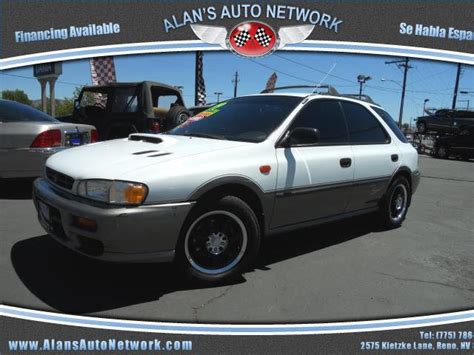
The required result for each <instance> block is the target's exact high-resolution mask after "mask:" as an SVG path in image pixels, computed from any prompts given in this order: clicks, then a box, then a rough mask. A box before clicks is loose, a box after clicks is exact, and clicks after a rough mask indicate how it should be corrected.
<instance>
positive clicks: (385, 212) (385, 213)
mask: <svg viewBox="0 0 474 355" xmlns="http://www.w3.org/2000/svg"><path fill="white" fill-rule="evenodd" d="M410 203H411V187H410V183H409V182H408V180H407V179H406V178H405V177H403V176H398V177H396V178H395V179H394V180H393V181H392V183H391V184H390V186H389V188H388V190H387V193H386V194H385V197H384V199H383V200H382V204H381V206H380V209H379V215H380V219H381V222H382V225H383V227H384V228H386V229H393V228H398V227H400V226H401V225H402V223H403V221H404V220H405V218H406V215H407V212H408V208H409V207H410Z"/></svg>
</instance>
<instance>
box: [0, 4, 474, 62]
mask: <svg viewBox="0 0 474 355" xmlns="http://www.w3.org/2000/svg"><path fill="white" fill-rule="evenodd" d="M0 6H1V7H2V19H1V48H0V50H1V53H0V54H1V60H0V69H8V68H13V67H18V66H23V65H30V64H37V63H41V62H52V61H61V60H68V59H77V58H90V57H101V56H109V55H121V54H133V53H135V54H139V53H158V52H176V51H196V50H224V49H230V50H234V51H237V52H239V45H238V44H236V43H235V38H239V39H240V38H244V37H245V36H244V37H242V36H240V37H235V34H234V33H232V32H233V31H234V32H235V30H236V29H237V27H238V25H240V24H242V23H252V22H254V23H261V24H263V25H264V28H262V29H261V30H260V31H266V32H265V33H263V32H262V33H261V36H260V39H261V42H260V44H261V45H262V47H265V48H259V50H260V52H262V53H258V52H255V50H254V53H253V54H257V55H260V54H268V53H269V52H271V50H276V49H279V50H299V51H326V52H348V53H353V52H357V53H367V54H385V55H405V56H410V57H414V58H426V59H435V60H446V61H451V62H457V63H464V64H473V63H474V59H473V54H474V32H473V31H474V27H473V21H472V3H471V2H470V1H457V2H442V1H404V0H402V1H369V0H365V1H337V2H335V1H319V2H310V1H291V2H278V1H270V2H265V3H249V2H240V1H226V2H221V1H212V2H210V1H196V2H195V1H193V2H191V1H185V2H179V3H178V2H176V3H175V2H171V1H145V0H135V1H110V0H109V1H108V0H104V1H90V0H83V1H53V0H45V1H26V0H17V1H8V0H6V1H2V2H1V3H0ZM32 14H34V16H31V15H32ZM203 26H204V27H203ZM260 27H261V26H259V28H260ZM267 41H268V43H266V42H267ZM268 47H271V48H268ZM244 50H247V54H249V51H251V50H252V48H244ZM250 54H252V53H250Z"/></svg>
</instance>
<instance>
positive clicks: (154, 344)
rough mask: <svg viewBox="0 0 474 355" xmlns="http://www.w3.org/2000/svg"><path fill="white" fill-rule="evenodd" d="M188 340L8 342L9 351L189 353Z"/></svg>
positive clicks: (50, 340)
mask: <svg viewBox="0 0 474 355" xmlns="http://www.w3.org/2000/svg"><path fill="white" fill-rule="evenodd" d="M192 345H193V344H192V341H190V340H166V341H162V340H158V339H153V340H123V339H112V338H111V339H106V340H98V339H95V340H90V339H76V340H57V339H43V340H9V341H8V349H9V351H190V350H192Z"/></svg>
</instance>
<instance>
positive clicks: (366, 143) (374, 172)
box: [342, 101, 400, 212]
mask: <svg viewBox="0 0 474 355" xmlns="http://www.w3.org/2000/svg"><path fill="white" fill-rule="evenodd" d="M342 107H343V111H344V115H345V118H346V121H347V127H348V130H349V139H350V143H351V145H352V153H353V160H354V184H353V187H352V192H351V199H350V202H349V204H348V207H347V211H348V212H350V211H358V210H364V209H370V208H374V207H376V206H377V204H378V202H379V201H380V199H381V197H382V196H383V194H384V193H385V191H386V189H387V187H388V184H389V182H390V179H391V177H392V175H393V173H394V172H395V171H396V170H397V169H398V167H399V166H400V163H399V160H400V159H399V149H398V146H397V144H396V143H395V142H394V141H392V139H391V138H390V135H389V134H388V133H387V131H386V130H385V129H384V127H383V126H382V124H381V123H380V121H379V120H378V118H376V117H375V116H374V114H373V113H372V112H371V111H369V110H368V109H367V108H366V107H365V106H363V105H361V104H359V103H356V102H351V101H342Z"/></svg>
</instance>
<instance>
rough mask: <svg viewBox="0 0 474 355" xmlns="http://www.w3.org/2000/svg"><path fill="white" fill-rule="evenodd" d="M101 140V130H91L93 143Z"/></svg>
mask: <svg viewBox="0 0 474 355" xmlns="http://www.w3.org/2000/svg"><path fill="white" fill-rule="evenodd" d="M98 140H99V132H97V130H96V129H93V130H92V131H91V143H95V142H97V141H98Z"/></svg>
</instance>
